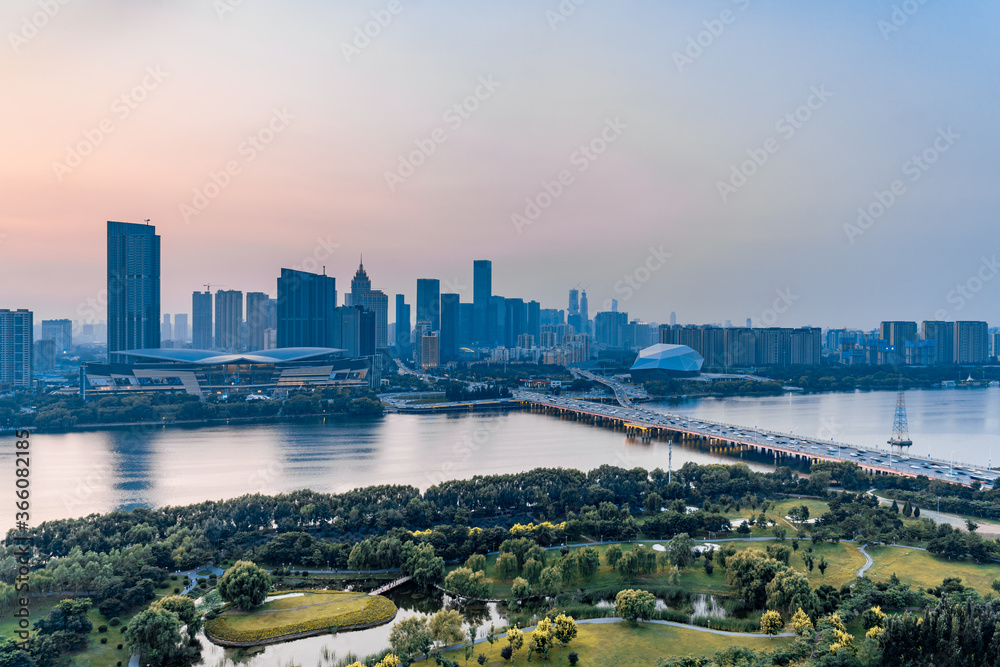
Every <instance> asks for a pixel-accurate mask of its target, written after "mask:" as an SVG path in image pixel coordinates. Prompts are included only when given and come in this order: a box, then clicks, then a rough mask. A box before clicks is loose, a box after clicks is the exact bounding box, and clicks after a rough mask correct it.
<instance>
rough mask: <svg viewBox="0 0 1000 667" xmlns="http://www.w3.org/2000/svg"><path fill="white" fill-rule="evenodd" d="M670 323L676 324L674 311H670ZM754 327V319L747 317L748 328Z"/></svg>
mask: <svg viewBox="0 0 1000 667" xmlns="http://www.w3.org/2000/svg"><path fill="white" fill-rule="evenodd" d="M670 324H671V326H672V325H674V324H675V322H674V314H673V313H670ZM752 328H753V320H751V319H750V318H749V317H748V318H747V329H752Z"/></svg>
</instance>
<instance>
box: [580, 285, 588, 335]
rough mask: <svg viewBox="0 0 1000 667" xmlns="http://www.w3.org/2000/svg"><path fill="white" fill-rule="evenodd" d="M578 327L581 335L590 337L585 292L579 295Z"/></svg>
mask: <svg viewBox="0 0 1000 667" xmlns="http://www.w3.org/2000/svg"><path fill="white" fill-rule="evenodd" d="M580 325H581V326H582V327H583V333H585V334H587V335H588V336H589V335H590V308H589V306H588V304H587V290H583V292H581V293H580Z"/></svg>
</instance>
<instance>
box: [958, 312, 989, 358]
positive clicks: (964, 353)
mask: <svg viewBox="0 0 1000 667" xmlns="http://www.w3.org/2000/svg"><path fill="white" fill-rule="evenodd" d="M989 350H990V341H989V325H987V324H986V322H955V352H954V357H955V363H956V364H982V363H985V362H986V358H987V357H988V356H989Z"/></svg>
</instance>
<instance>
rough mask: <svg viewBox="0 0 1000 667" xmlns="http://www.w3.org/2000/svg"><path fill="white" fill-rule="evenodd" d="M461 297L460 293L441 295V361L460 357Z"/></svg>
mask: <svg viewBox="0 0 1000 667" xmlns="http://www.w3.org/2000/svg"><path fill="white" fill-rule="evenodd" d="M461 298H462V297H461V295H459V294H442V295H441V348H440V354H441V361H452V360H454V359H455V358H457V357H458V327H459V323H460V322H461V317H460V315H461V313H460V308H459V305H460V301H461Z"/></svg>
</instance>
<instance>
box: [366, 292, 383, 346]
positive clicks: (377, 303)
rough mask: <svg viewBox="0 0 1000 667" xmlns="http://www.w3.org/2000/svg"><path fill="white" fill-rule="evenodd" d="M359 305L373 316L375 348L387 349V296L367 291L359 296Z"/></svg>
mask: <svg viewBox="0 0 1000 667" xmlns="http://www.w3.org/2000/svg"><path fill="white" fill-rule="evenodd" d="M359 305H361V306H362V307H364V309H365V310H370V311H371V312H372V313H373V314H374V316H375V320H374V322H375V347H376V348H378V349H382V348H383V347H389V295H388V294H386V293H385V292H383V291H382V290H378V289H375V290H368V291H367V292H365V293H363V294H362V295H361V303H360V304H359Z"/></svg>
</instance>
